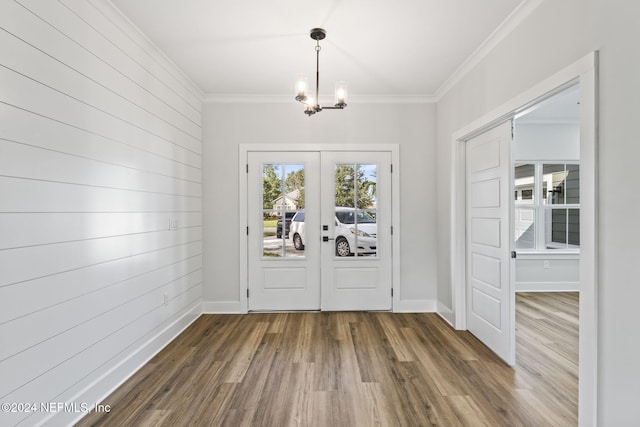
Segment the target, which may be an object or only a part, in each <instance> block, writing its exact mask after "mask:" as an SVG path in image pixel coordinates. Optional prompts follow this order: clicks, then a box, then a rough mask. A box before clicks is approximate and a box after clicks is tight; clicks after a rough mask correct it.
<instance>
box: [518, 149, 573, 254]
mask: <svg viewBox="0 0 640 427" xmlns="http://www.w3.org/2000/svg"><path fill="white" fill-rule="evenodd" d="M519 165H533V167H534V176H533V200H526V199H521V200H518V199H517V195H519V194H521V193H522V189H521V190H519V191H518V190H517V188H518V186H516V185H515V176H514V178H513V184H514V189H516V191H515V195H516V197H515V198H514V201H513V211H514V217H515V210H516V209H518V208H522V209H532V210H533V211H534V247H533V248H517V250H518V252H523V253H529V254H535V253H546V254H559V253H570V254H579V253H580V246H579V245H577V246H576V245H571V244H570V243H565V244H564V245H565V247H564V248H548V247H547V238H546V233H547V222H548V221H547V218H548V217H550V216H551V215H552V213H551V212H552V210H553V209H565V210H567V213H568V211H569V210H570V209H576V210H578V212H580V203H562V204H550V203H547V200H548V199H547V197H548V194H547V197H545V194H544V191H543V190H544V174H543V170H544V166H545V165H564V168H565V170H566V169H567V166H569V165H577V166H578V167H580V161H578V160H564V159H563V160H514V161H513V165H512V171H513V172H515V168H516V166H519ZM520 187H522V186H520ZM548 191H549V189H547V193H548ZM568 216H569V215H568V214H567V217H568ZM566 232H567V235H568V232H569V230H568V227H567V231H566ZM512 238H513V244H514V248H515V245H516V240H515V236H512ZM567 240H568V236H567Z"/></svg>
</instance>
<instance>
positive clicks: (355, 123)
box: [203, 102, 438, 311]
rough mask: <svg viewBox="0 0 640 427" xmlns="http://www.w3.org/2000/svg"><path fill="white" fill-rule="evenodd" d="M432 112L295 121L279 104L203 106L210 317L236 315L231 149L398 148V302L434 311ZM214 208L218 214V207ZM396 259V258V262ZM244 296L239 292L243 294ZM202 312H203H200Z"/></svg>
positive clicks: (296, 107) (363, 111) (377, 108)
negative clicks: (281, 146) (275, 146)
mask: <svg viewBox="0 0 640 427" xmlns="http://www.w3.org/2000/svg"><path fill="white" fill-rule="evenodd" d="M434 112H435V106H434V105H433V104H360V103H357V102H351V103H350V105H349V107H347V109H345V110H342V111H331V110H326V111H322V112H321V113H319V114H316V115H315V116H313V117H307V116H306V115H305V114H303V109H302V105H301V104H298V103H296V102H286V103H270V104H266V103H234V104H227V103H217V102H210V103H205V108H204V121H203V123H204V128H203V131H204V134H203V135H204V148H203V162H204V170H203V182H204V184H203V217H204V226H205V229H204V273H205V291H204V292H205V301H206V302H208V303H210V304H209V307H212V310H224V309H225V307H229V310H232V311H233V310H234V309H235V310H237V309H238V304H239V300H240V292H241V290H240V287H239V268H240V267H239V259H238V258H239V241H240V234H239V230H240V224H239V223H238V215H237V212H236V207H237V206H238V203H239V202H238V201H239V195H240V194H242V195H244V194H245V191H246V190H245V189H240V188H238V185H239V184H238V146H239V144H242V143H244V144H249V143H251V144H260V143H264V144H268V143H277V144H291V147H292V149H295V147H296V146H297V145H301V144H309V143H318V144H343V143H344V144H399V145H400V165H399V167H397V166H396V167H394V177H395V178H397V179H400V186H401V194H400V227H401V230H400V233H401V234H400V239H401V247H400V251H401V255H399V256H400V260H401V266H400V281H401V285H400V299H401V301H402V302H403V303H404V302H406V305H407V306H412V307H422V308H424V309H426V310H434V309H435V300H436V286H437V285H436V280H437V270H436V258H437V252H438V251H437V247H436V241H435V239H434V236H435V235H436V232H437V227H436V199H435V194H436V191H437V190H436V163H435V162H436V156H435V154H436V152H435V145H434V137H435V125H434V121H435V115H434ZM221 203H222V204H223V206H224V207H225V208H227V209H226V210H225V209H222V208H221ZM396 256H398V255H396ZM243 292H244V291H243ZM205 307H206V306H205Z"/></svg>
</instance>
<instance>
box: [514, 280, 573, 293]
mask: <svg viewBox="0 0 640 427" xmlns="http://www.w3.org/2000/svg"><path fill="white" fill-rule="evenodd" d="M516 292H580V282H516Z"/></svg>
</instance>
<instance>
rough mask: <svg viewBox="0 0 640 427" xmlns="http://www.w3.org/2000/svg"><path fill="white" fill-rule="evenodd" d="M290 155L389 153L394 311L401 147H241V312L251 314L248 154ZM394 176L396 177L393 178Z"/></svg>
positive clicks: (397, 286) (394, 303)
mask: <svg viewBox="0 0 640 427" xmlns="http://www.w3.org/2000/svg"><path fill="white" fill-rule="evenodd" d="M254 151H257V152H277V151H284V152H291V151H300V152H308V151H318V152H322V151H334V152H340V151H362V152H376V151H378V152H379V151H383V152H390V153H391V164H392V167H393V173H392V175H391V225H392V227H393V235H392V236H391V257H392V264H391V269H392V271H391V280H392V283H391V287H392V289H393V290H394V291H393V297H392V300H391V301H392V307H393V309H392V311H393V310H394V309H395V307H398V306H399V302H400V294H401V290H400V185H399V182H400V180H399V178H398V171H399V170H400V146H399V144H240V145H239V146H238V183H239V185H238V194H240V195H241V196H240V198H239V206H238V209H239V212H238V218H239V223H238V227H239V228H238V233H239V234H238V235H239V237H240V252H239V260H240V295H239V297H240V313H248V298H247V290H248V288H249V259H248V236H247V227H248V217H247V207H248V197H249V196H250V195H249V194H248V193H249V192H248V185H249V181H248V177H247V166H246V165H247V163H248V154H249V152H254ZM394 175H395V177H394Z"/></svg>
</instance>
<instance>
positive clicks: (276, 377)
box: [78, 293, 578, 427]
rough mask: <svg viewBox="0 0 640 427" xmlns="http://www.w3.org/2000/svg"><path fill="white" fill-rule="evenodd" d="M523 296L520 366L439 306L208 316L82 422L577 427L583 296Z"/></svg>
mask: <svg viewBox="0 0 640 427" xmlns="http://www.w3.org/2000/svg"><path fill="white" fill-rule="evenodd" d="M517 299H518V304H517V307H518V309H517V317H518V322H517V324H518V330H517V346H518V363H517V366H516V367H515V368H510V367H508V366H507V365H505V364H504V363H503V362H502V361H501V360H500V359H498V358H497V357H496V356H495V355H494V354H493V353H491V352H490V351H489V350H487V349H486V348H485V347H484V346H483V345H482V344H481V343H480V342H479V341H478V340H477V339H476V338H475V337H474V336H473V335H471V334H469V333H467V332H463V331H455V330H453V329H452V328H451V327H450V326H449V325H447V324H446V323H445V322H444V321H443V320H442V319H441V318H440V317H438V316H437V315H436V314H399V313H395V314H392V313H381V312H329V313H327V312H325V313H269V314H264V313H262V314H249V315H204V316H201V317H200V318H199V319H198V320H197V321H196V322H195V323H194V324H193V325H191V326H190V327H189V328H188V329H187V330H186V331H185V332H184V333H182V334H181V335H180V336H179V337H178V338H177V339H175V340H174V341H173V342H172V343H170V344H169V345H168V346H167V347H166V348H165V349H164V350H163V351H162V352H160V353H159V354H158V355H157V356H156V357H154V358H153V359H152V360H151V361H150V362H149V363H147V364H146V365H145V366H144V367H143V368H142V369H141V370H140V371H139V372H137V373H136V374H135V375H134V376H133V377H131V378H130V379H129V380H128V381H127V382H126V383H125V384H123V385H122V386H121V387H120V388H118V389H117V390H116V391H115V392H114V393H113V394H112V395H110V396H109V397H108V398H106V399H105V401H104V402H103V404H108V405H111V412H109V413H91V414H89V415H87V416H86V417H85V418H84V419H82V420H81V421H80V423H79V424H78V425H79V426H193V425H204V426H234V427H235V426H278V427H279V426H293V425H296V426H331V427H339V426H349V427H351V426H366V427H369V426H430V425H438V426H492V427H493V426H536V427H539V426H554V427H558V426H574V425H577V395H578V382H577V351H578V343H577V337H578V320H577V313H578V309H577V307H578V297H577V294H576V293H573V294H572V293H554V294H518V297H517Z"/></svg>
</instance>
